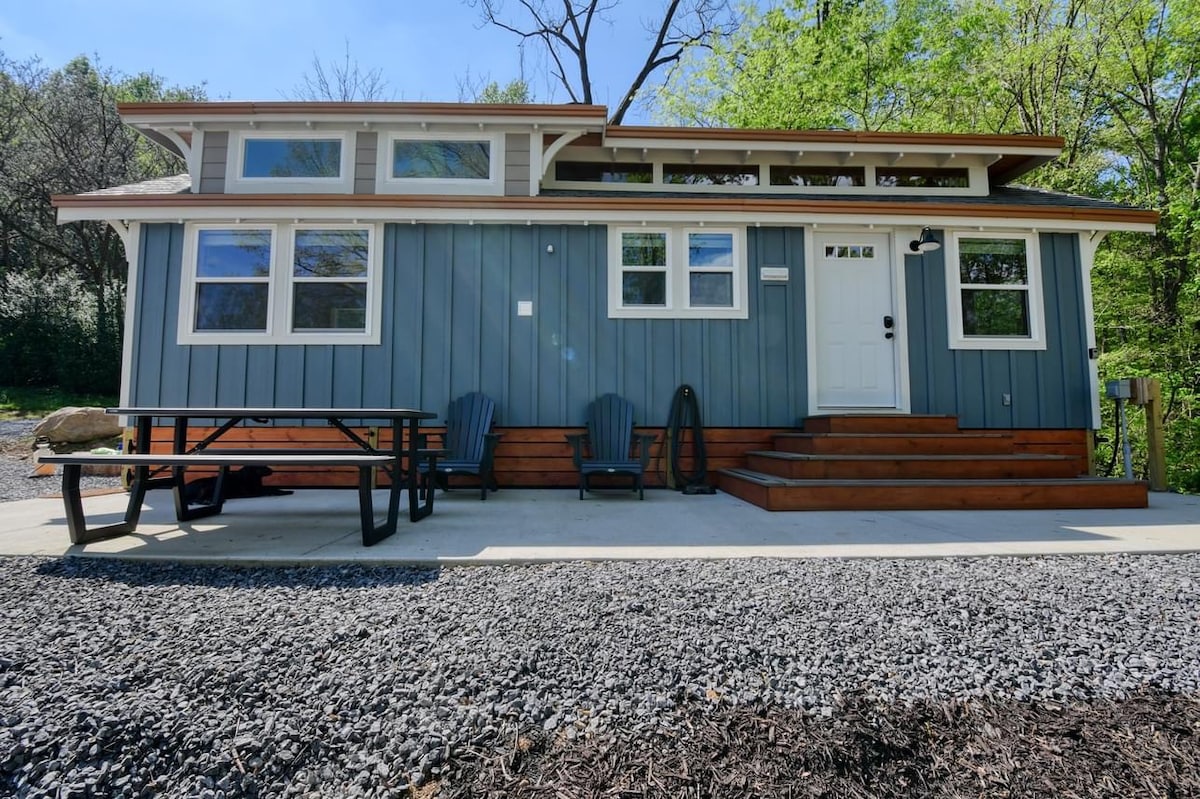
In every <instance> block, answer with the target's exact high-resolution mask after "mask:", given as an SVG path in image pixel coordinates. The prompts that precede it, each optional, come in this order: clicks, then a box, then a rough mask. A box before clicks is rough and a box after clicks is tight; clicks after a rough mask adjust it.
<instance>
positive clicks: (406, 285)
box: [132, 224, 807, 427]
mask: <svg viewBox="0 0 1200 799" xmlns="http://www.w3.org/2000/svg"><path fill="white" fill-rule="evenodd" d="M142 230H143V240H142V250H141V252H142V264H141V268H140V270H139V272H138V274H139V280H140V285H139V287H138V288H139V291H138V296H139V297H141V298H142V302H141V303H140V308H139V313H138V316H137V319H136V322H135V325H136V328H135V334H134V335H135V337H134V341H135V347H134V363H135V364H136V368H135V370H134V381H133V395H132V398H133V402H135V403H137V404H140V405H155V404H176V403H184V402H187V403H193V404H221V405H233V406H238V405H242V404H245V405H272V404H274V405H277V406H281V407H282V406H289V405H299V406H312V407H315V406H319V405H328V404H334V405H349V406H354V405H357V404H361V405H363V406H370V405H383V406H395V407H405V406H413V405H415V406H419V407H422V408H429V409H431V410H437V411H441V410H442V409H444V408H445V407H446V404H447V402H448V401H449V399H451V398H452V397H454V396H457V395H459V394H462V393H464V392H467V391H472V390H481V391H484V392H487V393H488V394H490V395H491V396H493V397H494V398H495V399H496V401H497V403H498V405H499V411H498V420H499V422H500V423H501V424H503V425H517V426H525V425H530V426H533V425H543V426H567V425H578V424H580V423H582V422H583V419H584V412H585V408H586V406H587V403H588V402H589V401H590V400H591V399H592V398H594V397H596V396H598V395H600V394H603V393H605V392H607V391H616V392H618V393H621V394H623V395H625V396H626V397H628V398H630V399H631V400H633V402H634V403H635V404H636V406H637V413H638V421H639V422H644V423H648V424H659V425H661V424H663V423H664V422H665V420H666V415H667V410H668V407H669V405H670V400H671V396H672V394H673V392H674V391H675V389H676V387H677V386H679V385H680V384H682V383H688V384H690V385H692V386H693V387H694V388H695V389H696V391H697V393H698V394H699V397H700V400H701V404H702V410H703V414H704V421H705V423H706V424H708V425H713V426H721V427H734V426H746V427H757V426H786V425H791V424H794V423H795V420H796V418H797V416H802V415H804V411H805V409H804V407H803V404H804V401H805V398H806V397H807V386H806V383H805V380H806V378H805V375H806V365H805V361H804V359H805V342H804V324H803V319H804V289H803V287H804V273H803V264H802V257H803V256H802V253H803V232H802V231H801V230H799V229H795V228H792V229H774V228H763V229H754V228H751V229H750V230H748V231H747V245H748V251H749V262H750V263H749V269H750V281H749V293H750V297H749V300H750V318H749V319H746V320H616V319H609V318H608V314H607V231H606V229H605V227H604V226H602V225H592V226H588V227H583V226H501V225H473V226H468V225H388V226H387V228H386V235H385V237H384V246H385V251H384V279H383V291H384V295H383V305H384V318H383V336H382V341H383V343H382V344H381V345H380V346H370V347H363V346H344V345H340V346H281V347H273V346H225V345H222V346H180V345H178V344H176V343H175V341H176V329H177V324H176V323H177V318H178V307H179V300H178V297H179V274H180V271H181V255H182V238H183V235H182V234H183V228H182V226H179V225H162V224H160V225H144V226H143V228H142ZM550 244H553V245H554V252H553V253H548V252H547V251H546V248H547V245H550ZM760 265H763V266H787V267H790V269H791V279H790V280H789V281H788V282H786V283H766V284H764V283H760V282H759V281H758V279H757V278H758V268H759V266H760ZM518 300H532V301H533V303H534V315H533V316H532V317H519V316H517V315H516V304H517V301H518Z"/></svg>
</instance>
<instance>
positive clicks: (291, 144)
mask: <svg viewBox="0 0 1200 799" xmlns="http://www.w3.org/2000/svg"><path fill="white" fill-rule="evenodd" d="M242 148H243V149H242V177H243V178H339V177H341V175H342V140H341V139H245V140H243V142H242Z"/></svg>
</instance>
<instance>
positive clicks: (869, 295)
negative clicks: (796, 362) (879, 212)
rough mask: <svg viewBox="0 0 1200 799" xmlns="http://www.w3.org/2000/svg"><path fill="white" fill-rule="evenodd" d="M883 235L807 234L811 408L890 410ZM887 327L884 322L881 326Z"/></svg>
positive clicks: (888, 284) (893, 393)
mask: <svg viewBox="0 0 1200 799" xmlns="http://www.w3.org/2000/svg"><path fill="white" fill-rule="evenodd" d="M890 242H891V237H890V236H889V235H887V234H884V233H819V234H815V235H814V236H813V244H814V247H813V250H814V252H813V256H814V257H813V261H814V263H813V288H814V291H813V296H814V299H815V302H814V304H813V308H814V311H815V313H814V315H815V318H814V319H813V320H812V328H810V329H811V330H813V331H814V336H815V340H816V364H815V366H816V369H815V374H810V375H809V379H810V380H815V381H816V397H817V408H816V410H817V411H821V410H835V409H855V408H896V407H897V402H896V399H897V396H898V392H897V389H896V384H897V380H896V341H897V338H896V322H895V320H896V309H895V308H894V307H893V306H894V302H893V297H894V292H893V290H892V258H891V246H890ZM889 325H890V326H889Z"/></svg>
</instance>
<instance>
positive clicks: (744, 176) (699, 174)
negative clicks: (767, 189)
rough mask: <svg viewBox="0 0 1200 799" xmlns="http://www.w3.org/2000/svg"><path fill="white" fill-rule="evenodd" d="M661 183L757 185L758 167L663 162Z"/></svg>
mask: <svg viewBox="0 0 1200 799" xmlns="http://www.w3.org/2000/svg"><path fill="white" fill-rule="evenodd" d="M663 183H679V184H682V185H685V186H757V185H758V167H757V166H754V165H753V164H750V165H747V166H727V165H708V164H663Z"/></svg>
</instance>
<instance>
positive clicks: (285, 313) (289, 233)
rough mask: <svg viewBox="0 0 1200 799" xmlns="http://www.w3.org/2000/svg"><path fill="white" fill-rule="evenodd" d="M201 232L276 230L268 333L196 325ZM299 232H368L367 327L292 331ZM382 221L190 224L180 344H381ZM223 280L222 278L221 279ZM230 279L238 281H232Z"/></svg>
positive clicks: (181, 294) (273, 233) (186, 233)
mask: <svg viewBox="0 0 1200 799" xmlns="http://www.w3.org/2000/svg"><path fill="white" fill-rule="evenodd" d="M201 230H269V231H271V274H270V277H269V279H268V281H267V282H268V285H269V291H268V295H267V329H266V330H265V331H246V330H237V331H232V330H231V331H201V330H196V329H195V318H196V294H197V292H196V285H197V280H196V259H197V254H198V252H197V248H198V245H199V231H201ZM297 230H366V231H367V232H368V239H367V279H366V285H367V308H366V317H367V318H366V329H365V330H351V331H345V332H338V331H331V330H321V331H316V332H312V333H308V332H292V330H291V319H292V301H291V298H292V286H293V285H294V282H293V280H292V261H293V258H292V256H293V253H294V250H295V241H296V237H295V233H296V231H297ZM382 235H383V231H382V225H381V224H347V223H345V222H332V223H329V224H322V223H320V222H306V223H304V224H302V225H299V224H295V225H284V224H274V223H272V224H254V223H232V222H230V223H220V222H205V223H194V222H193V223H188V224H187V225H186V226H185V227H184V234H183V271H182V275H181V279H180V290H179V324H178V343H180V344H191V345H195V344H313V345H318V344H357V345H372V344H379V343H380V337H381V333H380V331H381V330H382V327H383V325H382V306H383V245H382V241H383V239H382ZM217 282H222V281H217ZM228 282H238V280H237V279H230V281H228Z"/></svg>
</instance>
